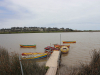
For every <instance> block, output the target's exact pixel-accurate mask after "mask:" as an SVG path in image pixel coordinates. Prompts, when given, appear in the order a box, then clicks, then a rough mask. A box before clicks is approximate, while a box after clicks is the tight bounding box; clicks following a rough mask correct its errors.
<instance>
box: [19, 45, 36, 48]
mask: <svg viewBox="0 0 100 75" xmlns="http://www.w3.org/2000/svg"><path fill="white" fill-rule="evenodd" d="M20 47H21V48H35V47H36V45H20Z"/></svg>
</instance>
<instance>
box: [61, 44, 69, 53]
mask: <svg viewBox="0 0 100 75" xmlns="http://www.w3.org/2000/svg"><path fill="white" fill-rule="evenodd" d="M61 52H62V53H63V54H66V53H68V52H69V48H68V47H67V46H62V47H61Z"/></svg>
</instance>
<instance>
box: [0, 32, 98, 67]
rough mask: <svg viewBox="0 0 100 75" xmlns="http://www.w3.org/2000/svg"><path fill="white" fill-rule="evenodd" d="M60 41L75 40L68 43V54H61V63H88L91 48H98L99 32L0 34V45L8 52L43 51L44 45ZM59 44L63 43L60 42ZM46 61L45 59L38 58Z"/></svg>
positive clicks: (70, 64) (73, 64)
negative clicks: (31, 46)
mask: <svg viewBox="0 0 100 75" xmlns="http://www.w3.org/2000/svg"><path fill="white" fill-rule="evenodd" d="M60 34H61V41H76V43H75V44H70V51H69V53H68V54H63V55H62V64H64V65H68V66H75V65H78V64H79V62H83V63H89V62H90V60H91V57H90V54H91V52H92V50H94V49H96V50H99V49H100V32H68V33H25V34H0V46H2V47H4V48H6V49H7V50H8V51H9V52H14V51H15V52H16V53H19V54H21V53H23V52H44V47H46V46H50V45H51V46H53V44H60ZM20 44H24V45H33V44H36V45H37V47H36V48H35V49H34V48H20ZM61 44H63V43H62V42H61ZM40 62H46V59H43V60H40Z"/></svg>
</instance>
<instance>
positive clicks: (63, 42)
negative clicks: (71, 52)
mask: <svg viewBox="0 0 100 75" xmlns="http://www.w3.org/2000/svg"><path fill="white" fill-rule="evenodd" d="M64 43H76V41H63V44H64Z"/></svg>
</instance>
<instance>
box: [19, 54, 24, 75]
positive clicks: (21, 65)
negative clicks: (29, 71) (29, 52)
mask: <svg viewBox="0 0 100 75" xmlns="http://www.w3.org/2000/svg"><path fill="white" fill-rule="evenodd" d="M19 62H20V66H21V72H22V75H24V74H23V68H22V63H21V58H20V56H19Z"/></svg>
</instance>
